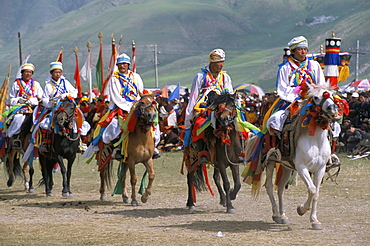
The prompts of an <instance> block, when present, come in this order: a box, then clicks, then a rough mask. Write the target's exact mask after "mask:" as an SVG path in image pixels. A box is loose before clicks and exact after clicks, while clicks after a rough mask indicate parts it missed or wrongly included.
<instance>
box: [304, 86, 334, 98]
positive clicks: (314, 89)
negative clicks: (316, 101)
mask: <svg viewBox="0 0 370 246" xmlns="http://www.w3.org/2000/svg"><path fill="white" fill-rule="evenodd" d="M309 86H310V89H309V90H308V97H315V96H317V97H321V96H322V93H323V91H329V92H331V93H333V92H334V91H335V90H334V86H330V84H329V83H324V84H322V85H309Z"/></svg>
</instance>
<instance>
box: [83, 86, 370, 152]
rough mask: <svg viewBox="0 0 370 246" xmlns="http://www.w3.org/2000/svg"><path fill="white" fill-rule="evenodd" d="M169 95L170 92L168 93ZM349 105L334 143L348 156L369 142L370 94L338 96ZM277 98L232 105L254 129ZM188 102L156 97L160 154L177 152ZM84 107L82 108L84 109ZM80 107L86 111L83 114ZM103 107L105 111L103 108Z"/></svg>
mask: <svg viewBox="0 0 370 246" xmlns="http://www.w3.org/2000/svg"><path fill="white" fill-rule="evenodd" d="M169 95H170V92H169ZM341 97H342V98H345V99H346V100H347V102H348V105H349V115H347V116H344V117H343V120H342V121H341V122H339V123H340V125H341V133H340V136H339V139H338V140H337V149H336V150H337V151H338V152H345V153H348V154H352V152H353V151H354V150H355V149H356V148H357V147H358V145H359V144H360V143H361V142H362V141H363V140H368V141H370V91H364V92H352V93H351V92H347V93H343V94H342V95H341ZM276 98H277V93H276V92H270V93H266V94H265V95H263V96H262V97H260V96H259V95H257V94H252V95H248V94H244V93H239V92H238V93H237V95H236V104H237V105H238V106H239V107H240V108H242V109H243V110H244V111H245V116H246V119H247V121H248V122H250V123H252V124H253V125H255V126H257V127H261V126H262V124H263V117H264V115H266V113H267V111H268V110H269V109H270V107H271V106H272V104H273V103H274V101H275V100H276ZM188 100H189V91H188V90H187V89H186V90H185V94H184V95H181V97H180V98H177V99H175V100H172V101H169V100H168V98H165V97H161V96H160V95H158V96H157V101H158V105H159V106H158V108H159V126H160V131H161V142H160V144H159V146H158V147H159V149H161V150H162V151H173V150H181V148H182V142H181V139H180V134H181V131H182V129H183V127H184V121H185V116H184V113H185V109H186V106H187V104H188ZM85 104H86V105H85ZM81 106H82V110H83V111H85V112H87V111H89V110H88V109H89V108H90V109H91V107H98V108H99V109H100V111H104V109H105V108H106V105H104V104H102V103H101V101H97V102H95V101H94V102H93V103H92V105H88V104H87V102H86V101H81ZM84 106H85V107H86V108H85V110H84ZM104 106H105V107H104Z"/></svg>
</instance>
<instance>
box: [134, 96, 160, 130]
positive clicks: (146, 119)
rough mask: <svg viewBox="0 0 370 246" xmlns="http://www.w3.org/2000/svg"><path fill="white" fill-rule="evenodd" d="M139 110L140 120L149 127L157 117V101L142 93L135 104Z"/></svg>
mask: <svg viewBox="0 0 370 246" xmlns="http://www.w3.org/2000/svg"><path fill="white" fill-rule="evenodd" d="M137 109H138V111H139V118H140V120H141V122H142V123H143V124H144V125H145V126H146V127H150V126H152V124H153V123H154V121H155V119H156V118H157V112H158V111H157V102H156V101H155V100H154V97H153V96H152V95H150V94H144V95H142V96H141V99H140V101H139V103H138V105H137Z"/></svg>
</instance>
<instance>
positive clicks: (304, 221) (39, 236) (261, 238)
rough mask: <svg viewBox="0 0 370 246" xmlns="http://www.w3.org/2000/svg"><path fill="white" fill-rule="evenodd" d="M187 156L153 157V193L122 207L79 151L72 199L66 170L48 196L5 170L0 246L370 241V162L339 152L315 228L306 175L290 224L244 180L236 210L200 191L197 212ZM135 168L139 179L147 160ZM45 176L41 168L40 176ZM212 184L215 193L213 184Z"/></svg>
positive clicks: (290, 200)
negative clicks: (104, 196) (307, 206)
mask: <svg viewBox="0 0 370 246" xmlns="http://www.w3.org/2000/svg"><path fill="white" fill-rule="evenodd" d="M181 158H182V157H181V153H164V154H163V155H162V157H161V158H160V159H157V160H155V170H156V179H155V181H154V188H153V192H152V195H151V197H150V199H149V200H148V202H147V203H146V204H142V203H141V202H139V206H137V207H132V206H131V205H128V204H123V203H122V198H121V196H120V195H115V196H113V197H109V199H108V201H106V202H102V201H100V200H99V173H98V172H97V168H96V166H95V165H94V164H86V163H85V160H84V159H83V158H82V157H81V156H79V157H78V160H76V163H75V165H74V167H73V172H72V192H73V194H74V197H73V198H63V197H62V196H61V175H60V172H58V173H56V174H55V175H54V179H55V185H54V190H53V191H54V192H53V193H54V197H46V196H45V192H44V188H43V187H35V188H36V191H35V193H32V194H30V193H26V192H25V191H24V190H23V184H22V180H21V179H20V178H18V179H17V180H16V183H15V185H14V186H13V187H11V188H8V187H6V178H7V177H6V175H5V171H4V170H5V169H4V168H1V169H3V170H1V171H0V208H1V209H0V245H278V244H279V245H369V242H370V235H369V231H370V216H369V212H370V178H369V177H370V161H369V160H368V159H360V160H356V161H349V160H348V158H346V157H345V156H341V159H342V170H341V173H340V175H339V177H338V178H337V183H338V184H335V183H333V182H330V181H325V182H324V183H323V185H322V188H321V190H320V192H321V194H320V198H319V208H318V218H319V220H320V221H321V223H322V225H323V227H324V230H322V231H314V230H312V229H310V228H311V225H310V223H309V217H308V214H306V215H304V216H299V215H298V214H297V212H296V207H297V205H299V204H300V203H303V202H304V201H305V199H306V197H307V193H306V188H305V186H304V185H303V183H302V182H301V181H300V180H299V183H298V185H297V186H292V187H290V188H289V189H288V190H287V191H286V193H285V205H286V214H287V216H288V217H289V219H290V222H291V224H289V225H278V224H275V223H274V222H273V221H272V219H271V216H272V212H271V206H270V202H269V199H268V197H267V195H266V192H265V190H264V189H263V190H262V191H261V194H260V197H259V198H258V200H253V199H252V198H251V195H250V186H248V185H247V184H244V183H243V185H242V189H241V191H240V192H239V194H238V197H237V199H236V200H235V201H234V203H233V204H234V207H235V208H236V210H237V212H236V214H227V213H225V209H224V208H223V207H222V206H221V205H219V204H218V202H219V197H218V195H217V194H216V195H215V197H212V196H211V195H210V193H208V192H204V193H201V194H198V195H197V204H196V211H195V212H194V213H190V212H189V210H188V209H187V208H186V206H185V204H186V199H187V188H186V176H184V175H181V174H180V173H179V171H180V165H181V164H180V163H181ZM35 164H36V166H37V162H36V161H35ZM1 165H2V166H3V164H1ZM116 166H117V163H116ZM137 170H138V171H137V172H138V174H139V175H138V176H140V177H141V175H142V173H143V169H142V165H138V167H137ZM241 170H242V167H241ZM211 173H212V171H211V170H210V174H211ZM40 178H41V172H40V170H39V169H38V168H37V170H36V172H35V180H36V181H38V180H39V179H40ZM115 180H116V179H115ZM211 185H212V188H213V190H214V191H215V193H217V192H216V187H215V185H214V183H213V181H212V183H211ZM112 190H113V188H112V189H111V190H110V192H111V191H112ZM138 200H139V201H140V199H138ZM219 232H220V233H219ZM218 234H220V235H221V236H220V235H219V236H218Z"/></svg>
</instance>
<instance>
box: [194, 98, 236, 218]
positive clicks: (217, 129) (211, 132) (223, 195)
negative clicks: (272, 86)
mask: <svg viewBox="0 0 370 246" xmlns="http://www.w3.org/2000/svg"><path fill="white" fill-rule="evenodd" d="M234 101H235V100H234V98H233V96H232V95H231V94H222V95H217V96H215V97H214V101H213V102H208V103H211V104H212V105H211V106H210V107H211V108H212V110H213V112H214V118H215V123H216V125H215V126H214V128H213V127H211V126H209V127H208V128H207V129H206V130H205V131H206V133H205V136H206V139H207V146H208V149H209V153H210V161H211V163H212V164H213V165H214V173H213V179H214V181H215V183H216V186H217V189H218V192H219V195H220V204H221V205H223V206H224V207H226V212H227V213H235V209H234V207H233V205H232V202H231V201H232V200H234V199H235V198H236V195H237V193H238V191H239V190H240V188H241V183H240V176H239V165H240V164H241V163H239V156H240V153H241V151H242V147H241V140H240V138H239V135H238V132H237V131H236V130H235V126H234V124H233V123H234V118H235V105H234ZM211 117H212V116H211ZM193 156H194V155H193ZM190 158H191V157H190ZM191 159H193V160H194V159H195V158H191ZM193 165H198V162H196V163H195V164H193ZM193 167H195V166H193ZM227 167H230V169H231V173H232V176H233V180H234V187H233V188H230V181H229V179H228V176H227V172H226V169H227ZM187 168H188V175H187V179H188V200H187V207H188V208H189V209H190V210H194V209H195V205H194V202H195V201H194V200H195V199H194V198H195V194H194V193H195V189H193V186H194V185H195V187H196V188H197V189H198V190H200V191H202V190H204V188H205V187H206V186H205V185H204V178H203V177H202V176H203V174H202V168H201V167H200V166H197V167H195V168H192V170H191V171H189V170H190V169H189V167H188V165H187ZM220 176H221V178H222V182H223V185H221V182H220ZM202 187H203V189H202Z"/></svg>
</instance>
